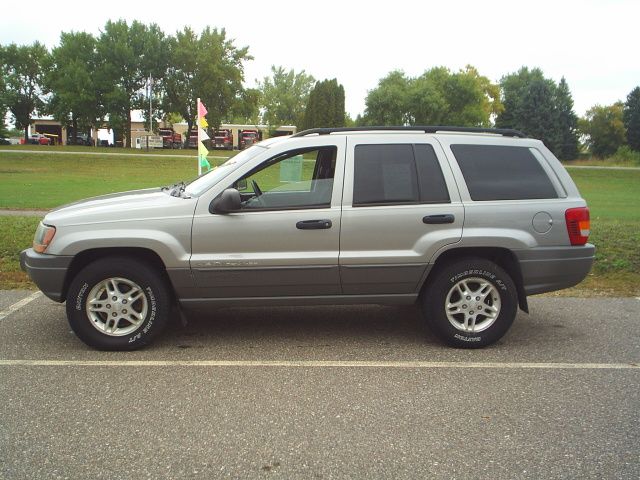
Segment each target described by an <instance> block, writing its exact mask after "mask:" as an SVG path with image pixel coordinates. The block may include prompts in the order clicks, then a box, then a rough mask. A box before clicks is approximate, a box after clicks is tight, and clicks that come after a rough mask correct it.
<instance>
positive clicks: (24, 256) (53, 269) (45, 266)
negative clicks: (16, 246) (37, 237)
mask: <svg viewBox="0 0 640 480" xmlns="http://www.w3.org/2000/svg"><path fill="white" fill-rule="evenodd" d="M72 260H73V257H67V256H59V255H47V254H44V253H36V252H35V251H34V250H33V248H28V249H26V250H23V251H22V252H21V253H20V268H22V270H24V271H25V272H27V274H28V275H29V277H30V278H31V280H33V282H34V283H35V284H36V285H37V286H38V288H39V289H40V290H42V293H44V294H45V295H46V296H47V297H49V298H50V299H51V300H54V301H56V302H64V301H65V298H64V296H65V293H66V292H64V282H65V278H66V276H67V271H68V270H69V266H70V265H71V261H72Z"/></svg>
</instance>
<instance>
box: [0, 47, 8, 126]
mask: <svg viewBox="0 0 640 480" xmlns="http://www.w3.org/2000/svg"><path fill="white" fill-rule="evenodd" d="M4 57H5V55H4V47H3V46H2V45H0V117H1V118H0V119H1V121H0V137H6V136H7V134H8V130H7V124H6V123H5V120H6V118H7V106H6V104H5V95H6V85H5V80H4V79H5V75H6V74H5V66H6V62H5V59H4Z"/></svg>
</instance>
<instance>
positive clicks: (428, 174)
mask: <svg viewBox="0 0 640 480" xmlns="http://www.w3.org/2000/svg"><path fill="white" fill-rule="evenodd" d="M414 148H415V154H416V165H417V167H418V179H419V182H420V203H449V191H448V190H447V184H446V183H445V181H444V176H443V175H442V170H440V164H439V163H438V158H437V157H436V152H434V151H433V147H432V146H431V145H425V144H417V145H414Z"/></svg>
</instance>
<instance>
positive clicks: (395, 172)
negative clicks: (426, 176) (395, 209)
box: [353, 145, 418, 205]
mask: <svg viewBox="0 0 640 480" xmlns="http://www.w3.org/2000/svg"><path fill="white" fill-rule="evenodd" d="M417 201H418V179H417V176H416V167H415V161H414V159H413V146H412V145H358V146H356V148H355V159H354V184H353V204H354V205H366V204H388V203H415V202H417Z"/></svg>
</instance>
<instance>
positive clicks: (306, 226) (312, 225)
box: [296, 220, 332, 230]
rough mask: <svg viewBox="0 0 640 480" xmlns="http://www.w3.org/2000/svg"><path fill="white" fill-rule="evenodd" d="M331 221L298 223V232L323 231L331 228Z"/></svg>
mask: <svg viewBox="0 0 640 480" xmlns="http://www.w3.org/2000/svg"><path fill="white" fill-rule="evenodd" d="M331 225H332V223H331V220H302V221H300V222H298V223H296V228H297V229H298V230H322V229H326V228H331Z"/></svg>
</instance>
